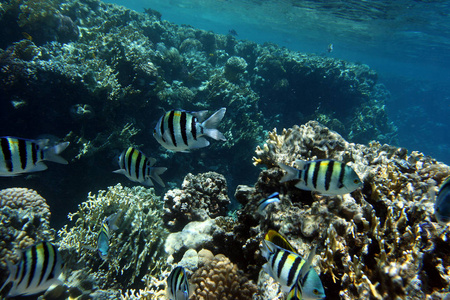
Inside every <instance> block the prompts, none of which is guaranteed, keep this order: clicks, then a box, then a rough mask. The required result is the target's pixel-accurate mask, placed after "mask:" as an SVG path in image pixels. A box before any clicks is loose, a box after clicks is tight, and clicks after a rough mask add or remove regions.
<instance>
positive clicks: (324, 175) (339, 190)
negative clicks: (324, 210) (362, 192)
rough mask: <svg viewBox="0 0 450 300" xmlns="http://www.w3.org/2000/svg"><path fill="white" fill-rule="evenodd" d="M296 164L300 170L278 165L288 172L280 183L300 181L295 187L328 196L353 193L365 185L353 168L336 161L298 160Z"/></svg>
mask: <svg viewBox="0 0 450 300" xmlns="http://www.w3.org/2000/svg"><path fill="white" fill-rule="evenodd" d="M295 164H296V165H297V166H298V167H299V168H300V169H296V168H293V167H290V166H286V165H284V164H281V163H280V164H278V165H279V166H280V167H281V168H282V169H283V170H284V171H286V172H287V174H286V175H284V176H283V178H281V180H280V182H285V181H289V180H299V182H298V183H297V184H296V185H295V187H296V188H299V189H301V190H306V191H315V192H319V193H321V194H323V195H326V196H335V195H343V194H347V193H351V192H353V191H354V190H356V189H358V188H360V187H362V185H363V184H362V182H361V179H359V177H358V174H356V172H355V171H354V170H353V169H352V168H351V167H349V166H347V165H346V164H344V163H342V162H339V161H336V160H330V159H323V160H315V161H303V160H296V161H295Z"/></svg>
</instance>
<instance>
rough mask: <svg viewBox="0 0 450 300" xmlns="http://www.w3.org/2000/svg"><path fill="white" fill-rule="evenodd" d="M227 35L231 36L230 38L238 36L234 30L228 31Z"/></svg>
mask: <svg viewBox="0 0 450 300" xmlns="http://www.w3.org/2000/svg"><path fill="white" fill-rule="evenodd" d="M228 34H231V35H232V36H238V33H237V31H236V30H234V29H230V30H228Z"/></svg>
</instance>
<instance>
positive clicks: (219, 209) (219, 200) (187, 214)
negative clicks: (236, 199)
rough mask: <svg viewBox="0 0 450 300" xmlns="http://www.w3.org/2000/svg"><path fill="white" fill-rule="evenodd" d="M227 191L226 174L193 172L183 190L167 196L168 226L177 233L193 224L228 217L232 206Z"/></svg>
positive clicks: (166, 217)
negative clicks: (228, 209)
mask: <svg viewBox="0 0 450 300" xmlns="http://www.w3.org/2000/svg"><path fill="white" fill-rule="evenodd" d="M227 192H228V189H227V182H226V180H225V177H224V176H223V175H221V174H218V173H216V172H207V173H202V174H198V175H193V174H191V173H189V174H188V175H186V177H185V178H184V181H183V184H182V185H181V189H174V190H170V191H168V192H167V193H166V194H165V195H164V216H163V218H164V223H165V224H166V226H168V227H169V229H170V230H171V231H177V230H180V229H181V228H183V227H184V226H185V225H186V224H187V223H188V222H190V221H204V220H207V219H208V218H215V217H218V216H224V215H225V214H226V212H227V208H228V205H229V204H230V203H231V201H230V199H229V198H228V195H227Z"/></svg>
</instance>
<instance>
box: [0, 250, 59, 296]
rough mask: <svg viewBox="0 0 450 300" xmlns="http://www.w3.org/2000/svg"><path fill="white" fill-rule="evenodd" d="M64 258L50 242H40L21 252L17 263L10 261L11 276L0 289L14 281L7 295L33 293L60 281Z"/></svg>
mask: <svg viewBox="0 0 450 300" xmlns="http://www.w3.org/2000/svg"><path fill="white" fill-rule="evenodd" d="M62 266H63V262H62V258H61V255H60V254H59V252H58V250H57V249H56V247H55V246H54V245H53V244H52V243H50V242H40V243H37V244H35V245H33V246H31V247H28V248H26V249H25V250H23V251H21V253H20V260H19V262H18V263H17V264H15V265H11V264H10V263H8V269H9V277H8V279H7V280H6V282H5V283H4V284H3V286H2V287H1V289H0V290H3V289H4V288H5V286H7V285H8V284H9V283H11V282H12V287H11V289H10V290H9V292H8V294H7V296H8V297H13V296H19V295H33V294H37V293H41V292H43V291H45V290H47V289H48V288H49V287H50V286H51V285H53V284H56V283H58V282H59V280H58V277H59V275H60V274H61V271H62Z"/></svg>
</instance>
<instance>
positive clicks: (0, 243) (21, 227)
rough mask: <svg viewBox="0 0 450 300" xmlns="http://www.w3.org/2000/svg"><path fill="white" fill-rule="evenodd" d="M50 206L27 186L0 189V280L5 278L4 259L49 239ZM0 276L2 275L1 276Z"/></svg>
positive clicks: (6, 259)
mask: <svg viewBox="0 0 450 300" xmlns="http://www.w3.org/2000/svg"><path fill="white" fill-rule="evenodd" d="M49 220H50V209H49V206H48V205H47V203H46V201H45V199H44V198H42V197H41V196H40V195H39V194H38V193H37V192H36V191H34V190H31V189H27V188H9V189H4V190H0V224H1V226H0V258H1V259H0V282H2V281H3V280H4V279H6V276H7V272H6V262H7V261H10V262H16V261H17V260H18V257H17V256H16V255H15V252H17V251H19V250H21V249H24V248H26V247H28V246H31V245H32V244H34V243H36V242H39V241H48V240H52V239H54V237H55V232H54V230H53V229H51V228H50V221H49ZM3 277H4V278H3Z"/></svg>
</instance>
